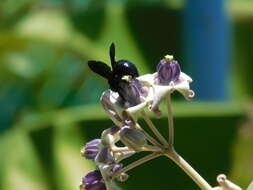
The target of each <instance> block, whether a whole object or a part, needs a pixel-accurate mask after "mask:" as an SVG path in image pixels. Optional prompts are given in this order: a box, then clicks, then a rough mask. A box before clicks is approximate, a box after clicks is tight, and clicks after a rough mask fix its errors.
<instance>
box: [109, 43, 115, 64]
mask: <svg viewBox="0 0 253 190" xmlns="http://www.w3.org/2000/svg"><path fill="white" fill-rule="evenodd" d="M109 54H110V58H111V65H112V68H114V67H115V64H116V60H115V44H114V43H113V42H112V44H111V45H110V52H109Z"/></svg>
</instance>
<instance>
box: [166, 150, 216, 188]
mask: <svg viewBox="0 0 253 190" xmlns="http://www.w3.org/2000/svg"><path fill="white" fill-rule="evenodd" d="M164 155H165V156H167V157H169V158H170V159H171V160H173V161H174V162H175V163H176V164H177V165H178V166H179V167H180V168H181V169H182V170H183V171H184V172H185V173H186V174H187V175H188V176H189V177H190V178H191V179H192V180H193V181H194V182H195V183H196V184H197V185H198V186H199V187H200V189H202V190H212V187H211V186H210V185H209V184H208V183H207V181H206V180H205V179H204V178H203V177H202V176H200V175H199V173H198V172H197V171H196V170H194V169H193V168H192V167H191V166H190V164H188V163H187V162H186V161H185V160H184V159H183V158H182V157H181V156H180V155H178V154H177V153H176V151H175V150H173V149H172V150H170V151H168V152H165V153H164Z"/></svg>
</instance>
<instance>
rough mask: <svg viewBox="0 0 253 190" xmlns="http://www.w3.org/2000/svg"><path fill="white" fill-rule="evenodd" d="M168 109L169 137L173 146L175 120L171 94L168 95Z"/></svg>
mask: <svg viewBox="0 0 253 190" xmlns="http://www.w3.org/2000/svg"><path fill="white" fill-rule="evenodd" d="M166 103H167V110H168V129H169V136H168V137H169V138H168V142H169V145H170V146H171V147H173V145H174V122H173V113H172V105H171V98H170V94H168V95H167V96H166Z"/></svg>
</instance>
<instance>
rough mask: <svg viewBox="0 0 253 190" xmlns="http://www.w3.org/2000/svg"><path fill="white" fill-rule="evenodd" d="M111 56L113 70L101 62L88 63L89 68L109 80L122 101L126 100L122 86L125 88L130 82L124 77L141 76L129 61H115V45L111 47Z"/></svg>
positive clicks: (112, 88)
mask: <svg viewBox="0 0 253 190" xmlns="http://www.w3.org/2000/svg"><path fill="white" fill-rule="evenodd" d="M109 55H110V60H111V66H112V69H111V68H110V67H109V66H108V65H107V64H105V63H103V62H101V61H88V66H89V68H90V69H91V70H92V71H93V72H95V73H97V74H99V75H100V76H102V77H104V78H105V79H107V81H108V83H109V86H110V89H111V90H112V91H114V92H118V93H119V95H120V96H121V97H122V99H125V98H124V94H123V93H124V90H122V86H125V84H127V83H128V81H126V80H125V79H124V76H130V77H131V78H136V77H138V76H139V73H138V70H137V68H136V66H135V65H134V64H133V63H132V62H130V61H128V60H124V59H122V60H119V61H116V60H115V45H114V43H112V44H111V45H110V50H109ZM123 84H124V85H123Z"/></svg>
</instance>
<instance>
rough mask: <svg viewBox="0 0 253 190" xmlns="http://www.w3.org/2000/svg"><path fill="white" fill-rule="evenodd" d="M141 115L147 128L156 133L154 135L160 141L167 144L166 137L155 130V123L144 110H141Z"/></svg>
mask: <svg viewBox="0 0 253 190" xmlns="http://www.w3.org/2000/svg"><path fill="white" fill-rule="evenodd" d="M141 115H142V117H143V119H144V120H145V122H146V123H147V124H148V126H149V128H150V129H151V130H152V131H153V133H154V134H155V135H156V137H157V138H158V139H160V141H161V142H162V143H163V144H164V145H166V146H169V144H168V142H167V141H166V139H165V138H164V137H163V136H162V135H161V133H160V132H159V131H158V130H157V128H156V127H155V125H154V124H153V122H152V121H151V120H150V119H149V117H148V116H147V115H146V113H145V111H142V112H141Z"/></svg>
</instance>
